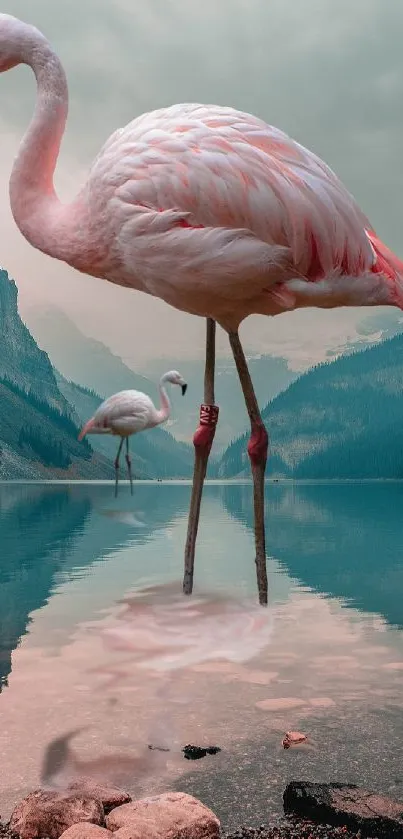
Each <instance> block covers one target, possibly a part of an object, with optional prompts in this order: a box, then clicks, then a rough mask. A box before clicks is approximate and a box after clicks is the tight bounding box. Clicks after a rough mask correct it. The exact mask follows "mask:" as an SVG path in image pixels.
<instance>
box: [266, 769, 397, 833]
mask: <svg viewBox="0 0 403 839" xmlns="http://www.w3.org/2000/svg"><path fill="white" fill-rule="evenodd" d="M283 802H284V811H285V813H287V814H288V813H293V814H294V815H296V816H302V817H303V818H306V819H312V821H315V822H321V823H322V824H329V825H335V826H345V827H347V828H349V829H350V830H354V831H358V830H359V831H361V835H362V836H376V837H377V839H403V803H401V802H399V801H395V800H394V799H393V798H388V797H387V796H386V795H377V794H376V793H373V792H370V791H369V790H366V789H362V788H361V787H358V786H355V785H353V784H352V785H349V784H313V783H309V782H306V781H292V782H291V783H290V784H288V786H287V787H286V789H285V792H284V795H283Z"/></svg>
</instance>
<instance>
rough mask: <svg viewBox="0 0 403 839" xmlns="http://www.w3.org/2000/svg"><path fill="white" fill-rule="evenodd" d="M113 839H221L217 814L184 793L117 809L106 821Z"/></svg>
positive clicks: (149, 799)
mask: <svg viewBox="0 0 403 839" xmlns="http://www.w3.org/2000/svg"><path fill="white" fill-rule="evenodd" d="M106 826H107V827H108V828H109V830H112V832H114V831H117V832H116V833H114V839H115V837H116V839H177V837H178V836H180V837H181V839H218V837H219V835H220V822H219V821H218V819H217V817H216V816H215V815H214V813H213V812H212V811H211V810H209V809H208V807H205V805H204V804H202V803H201V801H197V799H196V798H193V796H191V795H187V794H186V793H184V792H167V793H164V794H163V795H156V796H153V797H152V798H143V799H140V800H139V801H133V802H132V803H131V804H123V806H122V807H117V808H116V809H115V810H112V812H111V813H110V814H109V816H107V817H106Z"/></svg>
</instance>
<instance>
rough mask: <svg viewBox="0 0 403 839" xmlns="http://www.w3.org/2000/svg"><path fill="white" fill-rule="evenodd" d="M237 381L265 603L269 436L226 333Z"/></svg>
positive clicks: (235, 338)
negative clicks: (247, 430)
mask: <svg viewBox="0 0 403 839" xmlns="http://www.w3.org/2000/svg"><path fill="white" fill-rule="evenodd" d="M229 340H230V344H231V349H232V353H233V356H234V360H235V364H236V368H237V371H238V376H239V380H240V382H241V386H242V390H243V395H244V398H245V404H246V408H247V411H248V414H249V420H250V425H251V436H250V440H249V443H248V455H249V459H250V463H251V469H252V478H253V504H254V519H255V548H256V559H255V562H256V576H257V585H258V591H259V603H260V604H261V605H262V606H266V605H267V568H266V537H265V526H264V475H265V470H266V463H267V452H268V443H269V438H268V435H267V431H266V428H265V426H264V423H263V420H262V416H261V413H260V411H259V406H258V403H257V399H256V394H255V391H254V388H253V384H252V379H251V377H250V373H249V369H248V365H247V361H246V358H245V354H244V351H243V349H242V344H241V342H240V340H239V335H238V333H237V332H230V333H229Z"/></svg>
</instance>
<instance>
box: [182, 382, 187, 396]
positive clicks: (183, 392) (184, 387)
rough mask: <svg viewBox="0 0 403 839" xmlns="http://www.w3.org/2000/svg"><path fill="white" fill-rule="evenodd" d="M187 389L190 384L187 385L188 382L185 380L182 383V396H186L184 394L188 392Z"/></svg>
mask: <svg viewBox="0 0 403 839" xmlns="http://www.w3.org/2000/svg"><path fill="white" fill-rule="evenodd" d="M187 389H188V386H187V384H186V382H185V383H184V384H183V385H181V391H182V396H184V395H185V393H186V391H187Z"/></svg>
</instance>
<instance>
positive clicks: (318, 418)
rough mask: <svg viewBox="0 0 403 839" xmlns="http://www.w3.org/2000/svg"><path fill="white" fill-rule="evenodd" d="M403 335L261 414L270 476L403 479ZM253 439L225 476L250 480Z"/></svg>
mask: <svg viewBox="0 0 403 839" xmlns="http://www.w3.org/2000/svg"><path fill="white" fill-rule="evenodd" d="M402 381H403V335H401V334H399V335H397V336H395V337H394V338H390V339H388V340H386V341H383V342H382V343H379V344H377V345H375V346H373V347H370V348H369V349H366V350H363V351H361V352H356V353H354V354H352V355H350V356H342V357H340V358H338V359H337V360H335V361H333V362H331V363H327V364H321V365H319V366H317V367H316V368H314V369H312V370H309V371H308V372H307V373H305V374H304V375H303V376H301V377H300V378H299V379H298V380H297V381H295V382H293V383H292V384H291V385H290V386H289V387H288V389H287V390H286V391H285V392H284V393H281V394H280V395H279V396H277V397H276V398H275V399H274V400H273V401H272V402H271V403H269V404H268V405H267V406H266V407H265V408H264V410H263V412H262V413H263V418H264V421H265V422H266V424H267V427H268V430H269V435H270V442H271V456H270V458H269V462H268V474H271V475H278V476H283V477H292V478H300V479H329V478H340V479H341V478H350V479H351V478H402V477H403V399H402ZM247 436H248V435H243V436H242V437H240V438H238V439H237V440H235V441H234V442H233V443H231V445H230V446H229V447H228V448H227V450H226V451H225V452H224V455H223V457H222V459H221V461H220V463H219V467H218V472H219V474H220V475H221V476H222V477H235V476H237V475H245V474H249V462H248V457H247V452H246V446H247Z"/></svg>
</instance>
